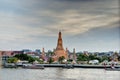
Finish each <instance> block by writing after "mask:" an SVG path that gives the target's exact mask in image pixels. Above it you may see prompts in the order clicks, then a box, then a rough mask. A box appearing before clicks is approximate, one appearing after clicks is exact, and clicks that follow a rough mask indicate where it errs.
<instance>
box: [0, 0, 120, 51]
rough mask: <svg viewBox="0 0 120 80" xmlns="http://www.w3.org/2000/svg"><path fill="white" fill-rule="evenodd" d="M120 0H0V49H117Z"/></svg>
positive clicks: (119, 48) (119, 35)
mask: <svg viewBox="0 0 120 80" xmlns="http://www.w3.org/2000/svg"><path fill="white" fill-rule="evenodd" d="M118 2H119V0H0V50H22V49H32V50H35V49H42V48H43V47H44V48H45V51H48V50H53V49H54V48H56V46H57V38H58V33H59V31H61V32H62V37H63V45H64V49H65V48H66V47H67V48H68V49H69V50H70V51H72V50H73V48H75V49H76V51H93V52H94V51H99V52H102V51H119V50H120V46H119V45H120V25H119V21H120V20H119V8H120V7H119V4H118Z"/></svg>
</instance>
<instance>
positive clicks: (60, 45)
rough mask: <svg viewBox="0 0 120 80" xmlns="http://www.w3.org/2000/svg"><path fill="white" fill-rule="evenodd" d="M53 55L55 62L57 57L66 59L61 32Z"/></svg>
mask: <svg viewBox="0 0 120 80" xmlns="http://www.w3.org/2000/svg"><path fill="white" fill-rule="evenodd" d="M54 54H55V57H56V59H55V58H54V59H55V60H58V59H59V57H62V56H63V57H64V58H65V59H67V58H68V54H67V53H66V51H65V50H64V48H63V42H62V33H61V31H60V32H59V34H58V42H57V47H56V49H55V50H54Z"/></svg>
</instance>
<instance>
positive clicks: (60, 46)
mask: <svg viewBox="0 0 120 80" xmlns="http://www.w3.org/2000/svg"><path fill="white" fill-rule="evenodd" d="M56 50H63V44H62V35H61V32H59V35H58V43H57V47H56Z"/></svg>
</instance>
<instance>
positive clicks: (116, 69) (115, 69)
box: [105, 68, 120, 71]
mask: <svg viewBox="0 0 120 80" xmlns="http://www.w3.org/2000/svg"><path fill="white" fill-rule="evenodd" d="M105 70H107V71H120V68H114V69H112V68H106V69H105Z"/></svg>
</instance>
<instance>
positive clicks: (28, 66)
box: [23, 64, 44, 69]
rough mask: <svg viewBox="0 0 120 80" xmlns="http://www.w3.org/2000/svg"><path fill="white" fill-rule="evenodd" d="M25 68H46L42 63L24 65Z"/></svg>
mask: <svg viewBox="0 0 120 80" xmlns="http://www.w3.org/2000/svg"><path fill="white" fill-rule="evenodd" d="M23 68H25V69H44V66H42V65H35V64H34V65H33V64H32V65H23Z"/></svg>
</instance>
